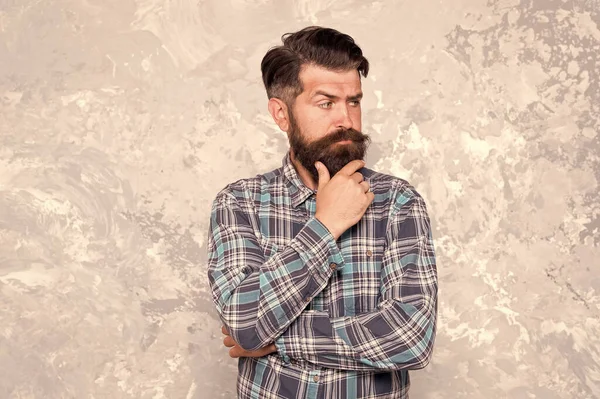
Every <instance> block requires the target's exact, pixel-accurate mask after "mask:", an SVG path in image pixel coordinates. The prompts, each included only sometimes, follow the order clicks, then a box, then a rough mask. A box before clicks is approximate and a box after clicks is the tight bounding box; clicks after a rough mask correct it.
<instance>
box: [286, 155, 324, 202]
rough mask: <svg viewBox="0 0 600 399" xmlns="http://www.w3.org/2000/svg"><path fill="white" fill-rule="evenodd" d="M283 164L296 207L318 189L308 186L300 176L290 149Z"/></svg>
mask: <svg viewBox="0 0 600 399" xmlns="http://www.w3.org/2000/svg"><path fill="white" fill-rule="evenodd" d="M282 166H283V175H284V176H285V177H286V179H287V187H288V190H289V192H290V196H291V199H292V206H293V207H294V208H295V207H297V206H298V205H300V204H302V203H303V202H304V201H306V199H307V198H308V197H310V196H311V195H313V194H314V193H315V192H316V191H314V190H311V189H310V188H308V187H307V186H306V185H305V184H304V183H303V182H302V179H300V176H298V172H297V171H296V168H295V167H294V164H293V163H292V159H291V157H290V151H289V150H288V152H287V153H286V154H285V157H283V161H282Z"/></svg>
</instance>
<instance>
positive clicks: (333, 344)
mask: <svg viewBox="0 0 600 399" xmlns="http://www.w3.org/2000/svg"><path fill="white" fill-rule="evenodd" d="M359 172H361V173H362V174H363V176H364V177H365V179H366V180H368V181H369V183H370V184H371V188H372V191H373V193H374V194H375V199H374V201H373V203H372V204H371V205H370V207H369V208H368V209H367V211H366V213H365V214H364V216H363V217H362V219H361V220H360V221H359V222H358V223H357V224H356V225H355V226H353V227H352V228H350V229H348V230H347V231H346V232H345V233H344V234H343V235H342V236H341V237H340V238H339V239H338V240H337V241H336V240H334V238H333V236H332V235H331V234H330V233H329V231H328V230H327V228H326V227H325V226H324V225H323V224H322V223H321V222H320V221H319V220H317V219H316V218H315V217H314V215H315V210H316V209H315V208H316V193H315V191H313V190H311V189H309V188H308V187H306V186H305V185H304V184H303V183H302V181H301V180H300V178H299V176H298V174H297V173H296V170H295V169H294V167H293V165H292V163H291V161H290V156H289V152H288V154H286V156H285V157H284V159H283V166H282V167H281V168H279V169H276V170H274V171H272V172H269V173H266V174H263V175H258V176H256V177H253V178H249V179H242V180H239V181H237V182H235V183H232V184H229V185H228V186H227V187H225V188H224V189H223V190H221V191H220V192H219V194H218V195H217V197H216V199H215V201H214V203H213V207H212V213H211V220H210V232H209V246H208V250H209V260H208V276H209V281H210V285H211V288H212V292H213V299H214V302H215V304H216V307H217V310H218V312H219V314H220V316H221V319H222V320H223V323H224V324H225V325H226V326H227V328H228V329H229V331H230V334H231V336H232V338H233V339H235V341H236V342H238V343H239V344H240V345H241V346H242V347H243V348H244V349H248V350H254V349H259V348H261V347H264V346H267V345H269V344H271V343H273V342H274V343H275V345H276V346H277V348H278V352H277V353H274V354H272V355H269V356H265V357H262V358H240V359H239V375H238V384H237V390H238V397H239V398H260V399H263V398H290V399H298V398H323V399H332V398H344V399H352V398H370V399H372V398H407V397H408V388H409V385H410V382H409V376H408V370H411V369H419V368H422V367H424V366H426V365H427V364H428V362H429V360H430V358H431V354H432V350H433V344H434V339H435V332H436V318H437V271H436V261H435V253H434V246H433V242H432V236H431V227H430V222H429V217H428V215H427V210H426V206H425V202H424V200H423V198H422V197H421V196H420V195H419V194H418V193H417V192H416V191H415V189H414V188H413V187H412V186H411V185H410V184H408V183H407V182H406V181H404V180H402V179H399V178H396V177H393V176H389V175H385V174H382V173H378V172H375V171H373V170H370V169H367V168H362V169H360V170H359Z"/></svg>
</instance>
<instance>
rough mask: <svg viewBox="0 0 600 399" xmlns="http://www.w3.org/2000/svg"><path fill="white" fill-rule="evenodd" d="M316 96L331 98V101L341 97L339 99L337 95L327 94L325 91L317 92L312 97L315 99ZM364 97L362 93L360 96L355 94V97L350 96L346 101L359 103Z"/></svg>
mask: <svg viewBox="0 0 600 399" xmlns="http://www.w3.org/2000/svg"><path fill="white" fill-rule="evenodd" d="M316 96H324V97H327V98H329V99H330V100H339V97H338V96H336V95H334V94H330V93H327V92H325V91H323V90H317V91H316V92H315V94H313V95H312V97H313V98H314V97H316ZM362 97H363V93H362V92H360V93H358V94H355V95H353V96H348V97H346V100H348V101H358V100H360V99H361V98H362Z"/></svg>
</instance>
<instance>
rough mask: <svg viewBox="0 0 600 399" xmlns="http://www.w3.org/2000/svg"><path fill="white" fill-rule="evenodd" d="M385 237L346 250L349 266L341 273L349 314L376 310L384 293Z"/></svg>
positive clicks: (345, 307) (343, 292) (343, 299)
mask: <svg viewBox="0 0 600 399" xmlns="http://www.w3.org/2000/svg"><path fill="white" fill-rule="evenodd" d="M384 251H385V240H383V239H381V240H374V241H372V242H371V243H369V244H367V245H357V246H356V247H355V248H353V249H352V250H351V251H348V253H346V254H343V255H344V260H345V263H346V265H345V267H344V268H343V270H342V273H341V276H340V277H341V292H340V294H341V296H342V297H343V298H339V299H341V300H342V301H343V304H344V306H343V307H344V313H345V315H346V316H352V315H357V314H361V313H367V312H371V311H373V310H375V309H376V308H377V304H378V302H379V299H380V296H381V265H382V259H383V253H384Z"/></svg>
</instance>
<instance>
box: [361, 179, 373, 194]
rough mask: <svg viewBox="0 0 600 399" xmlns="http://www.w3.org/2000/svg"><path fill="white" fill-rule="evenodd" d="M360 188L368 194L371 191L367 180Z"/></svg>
mask: <svg viewBox="0 0 600 399" xmlns="http://www.w3.org/2000/svg"><path fill="white" fill-rule="evenodd" d="M360 187H361V188H362V189H363V192H364V193H368V192H369V190H371V185H370V184H369V182H368V181H366V180H364V181H362V182H360Z"/></svg>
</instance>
